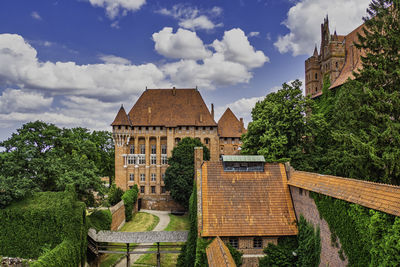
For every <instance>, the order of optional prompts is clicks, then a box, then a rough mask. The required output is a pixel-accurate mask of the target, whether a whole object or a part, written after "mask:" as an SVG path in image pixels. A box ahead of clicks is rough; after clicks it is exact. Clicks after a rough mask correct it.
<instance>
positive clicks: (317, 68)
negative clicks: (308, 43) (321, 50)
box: [305, 45, 322, 96]
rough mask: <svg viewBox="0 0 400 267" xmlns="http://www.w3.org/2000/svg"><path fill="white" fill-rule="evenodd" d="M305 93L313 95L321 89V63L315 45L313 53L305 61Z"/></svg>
mask: <svg viewBox="0 0 400 267" xmlns="http://www.w3.org/2000/svg"><path fill="white" fill-rule="evenodd" d="M305 74H306V85H305V87H306V95H311V96H313V95H315V94H317V93H318V92H320V91H321V90H322V79H321V76H322V75H321V64H320V61H319V56H318V49H317V45H315V48H314V53H313V55H312V56H311V57H309V58H308V59H307V60H306V62H305Z"/></svg>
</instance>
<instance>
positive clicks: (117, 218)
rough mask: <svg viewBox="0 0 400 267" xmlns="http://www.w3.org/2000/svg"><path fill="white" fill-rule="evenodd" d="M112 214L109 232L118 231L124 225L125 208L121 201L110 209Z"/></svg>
mask: <svg viewBox="0 0 400 267" xmlns="http://www.w3.org/2000/svg"><path fill="white" fill-rule="evenodd" d="M110 211H111V214H112V222H111V231H117V230H119V229H120V228H121V227H122V226H123V225H124V224H125V206H124V201H123V200H121V201H120V202H118V203H117V204H116V205H115V206H112V207H111V208H110Z"/></svg>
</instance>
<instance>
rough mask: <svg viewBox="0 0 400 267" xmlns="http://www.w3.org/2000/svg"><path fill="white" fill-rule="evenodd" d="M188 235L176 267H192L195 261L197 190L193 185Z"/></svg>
mask: <svg viewBox="0 0 400 267" xmlns="http://www.w3.org/2000/svg"><path fill="white" fill-rule="evenodd" d="M189 223H190V225H189V233H188V239H187V241H186V244H185V245H184V246H183V247H182V252H181V254H179V257H178V262H177V266H181V267H192V266H194V263H195V261H196V247H197V189H196V184H193V190H192V194H191V196H190V199H189Z"/></svg>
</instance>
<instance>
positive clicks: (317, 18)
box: [274, 0, 370, 56]
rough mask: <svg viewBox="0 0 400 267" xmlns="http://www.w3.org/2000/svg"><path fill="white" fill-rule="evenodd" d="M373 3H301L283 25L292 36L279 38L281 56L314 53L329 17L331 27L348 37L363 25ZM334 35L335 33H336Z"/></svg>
mask: <svg viewBox="0 0 400 267" xmlns="http://www.w3.org/2000/svg"><path fill="white" fill-rule="evenodd" d="M369 3H370V0H353V1H348V0H337V1H326V0H301V1H298V2H296V4H295V5H294V6H293V7H292V8H290V10H289V12H288V14H287V18H286V20H285V21H284V22H283V24H284V25H285V26H286V27H287V28H288V29H289V31H290V32H289V33H288V34H286V35H283V36H279V37H278V40H277V41H276V42H275V43H274V45H275V46H276V47H277V48H278V49H279V52H281V53H287V52H291V53H292V54H293V56H297V55H301V54H311V53H312V51H313V49H314V45H315V44H316V43H320V38H321V28H320V25H321V23H323V19H324V17H325V16H326V14H329V22H330V27H331V30H332V29H336V30H337V33H338V34H341V35H345V34H347V33H349V32H350V31H352V30H353V29H355V28H356V27H358V26H359V25H361V23H362V17H363V16H365V14H366V12H365V10H366V9H367V7H368V4H369ZM332 33H333V32H332Z"/></svg>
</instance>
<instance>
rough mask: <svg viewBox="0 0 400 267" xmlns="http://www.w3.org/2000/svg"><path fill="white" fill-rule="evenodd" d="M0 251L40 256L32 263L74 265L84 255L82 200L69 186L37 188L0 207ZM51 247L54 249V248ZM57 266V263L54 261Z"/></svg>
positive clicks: (7, 254)
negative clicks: (53, 189) (61, 189)
mask: <svg viewBox="0 0 400 267" xmlns="http://www.w3.org/2000/svg"><path fill="white" fill-rule="evenodd" d="M0 221H1V227H0V244H2V245H1V246H0V254H1V255H3V256H10V257H21V258H31V259H37V258H39V257H40V258H39V260H38V261H37V262H35V263H34V264H33V266H35V267H37V266H50V265H46V264H47V263H48V262H49V263H51V262H57V263H58V262H61V263H62V264H59V265H58V264H57V266H77V265H78V264H77V263H79V262H81V261H82V260H83V259H84V258H85V257H84V256H85V252H86V235H87V229H86V222H85V204H84V203H82V202H78V201H76V194H75V192H74V191H73V189H72V187H70V186H69V187H67V189H66V191H65V192H37V193H33V194H32V195H31V196H30V197H28V198H26V199H24V200H22V201H20V202H17V203H14V204H12V205H10V206H8V207H6V208H5V209H0ZM53 250H56V252H57V253H56V252H54V251H53ZM42 254H43V255H42ZM53 266H56V265H53Z"/></svg>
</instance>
